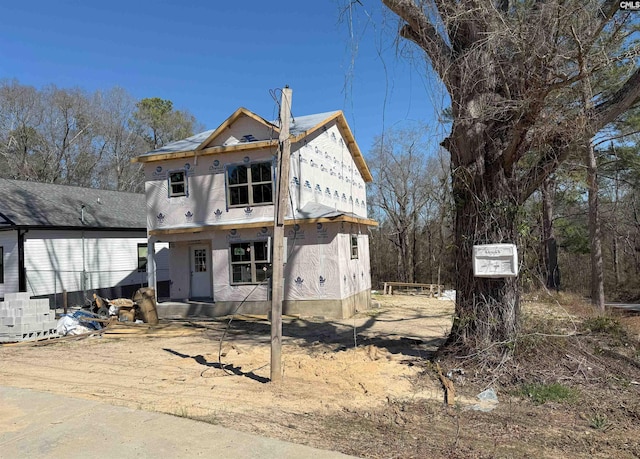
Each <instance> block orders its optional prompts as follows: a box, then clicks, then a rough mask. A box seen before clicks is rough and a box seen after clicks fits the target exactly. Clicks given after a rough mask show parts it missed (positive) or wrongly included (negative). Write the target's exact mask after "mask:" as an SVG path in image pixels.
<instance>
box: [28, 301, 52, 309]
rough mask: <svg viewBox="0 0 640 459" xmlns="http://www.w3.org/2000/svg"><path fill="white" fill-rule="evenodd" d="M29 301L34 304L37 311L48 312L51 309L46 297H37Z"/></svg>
mask: <svg viewBox="0 0 640 459" xmlns="http://www.w3.org/2000/svg"><path fill="white" fill-rule="evenodd" d="M31 303H34V304H35V306H36V310H37V311H38V312H49V311H50V310H51V308H50V307H49V299H48V298H37V299H35V300H31Z"/></svg>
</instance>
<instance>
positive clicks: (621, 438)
mask: <svg viewBox="0 0 640 459" xmlns="http://www.w3.org/2000/svg"><path fill="white" fill-rule="evenodd" d="M374 301H376V302H377V303H378V304H379V307H378V308H375V309H372V310H371V311H369V312H368V313H366V314H361V315H358V316H357V317H356V318H353V319H348V320H340V321H325V320H321V319H315V318H305V317H286V318H285V319H284V320H283V322H284V326H283V335H284V337H285V338H284V344H283V350H282V352H283V368H284V380H283V382H282V383H280V384H277V385H276V384H272V383H270V382H269V360H270V347H269V341H270V338H269V333H270V326H269V323H268V322H267V321H266V320H265V319H264V318H261V317H236V318H234V319H233V320H232V321H231V324H230V325H229V318H227V319H225V320H206V321H200V320H198V321H170V322H165V323H161V324H160V325H159V326H156V327H149V326H147V325H138V326H133V325H129V326H124V325H117V326H115V327H113V328H110V329H109V331H107V332H105V333H104V334H102V335H101V336H96V337H91V338H84V339H65V340H59V341H58V342H55V340H52V341H49V342H44V343H43V344H41V345H33V344H24V343H22V344H17V345H4V346H1V347H0V362H1V363H0V381H1V383H2V384H3V385H7V386H15V387H22V388H30V389H36V390H41V391H47V392H54V393H61V394H66V395H70V396H74V397H82V398H89V399H94V400H101V401H103V402H106V403H112V404H116V405H124V406H128V407H132V408H136V409H141V410H149V411H159V412H164V413H170V414H173V415H177V416H183V417H189V418H193V419H198V420H202V421H205V422H210V423H215V424H219V425H223V426H226V427H230V428H234V429H238V430H243V431H247V432H253V433H257V434H261V435H265V436H270V437H275V438H280V439H284V440H289V441H293V442H298V443H304V444H307V445H310V446H315V447H319V448H325V449H334V450H339V451H342V452H344V453H347V454H352V455H356V456H361V457H372V458H378V457H386V458H389V457H397V458H410V457H416V458H418V457H448V458H458V457H460V458H462V457H566V454H567V453H568V452H569V451H570V452H571V456H573V457H637V456H636V455H638V454H640V444H639V443H638V439H639V438H640V435H639V434H640V426H639V425H638V421H640V405H639V403H640V397H638V394H639V392H638V386H637V385H635V384H638V383H637V380H638V379H640V374H638V375H621V377H622V376H624V377H625V378H626V379H625V381H626V385H625V386H624V389H621V388H618V387H617V386H616V385H615V381H613V382H612V380H607V381H606V385H607V386H606V389H607V390H608V391H609V392H607V393H611V394H612V396H613V397H614V399H615V400H614V403H615V404H616V406H617V408H616V410H617V411H615V412H609V411H606V412H604V411H603V413H602V415H603V416H605V417H604V418H603V419H602V423H601V424H602V428H599V426H598V428H594V427H590V424H593V414H590V412H584V413H583V412H582V411H580V409H578V408H579V407H576V406H575V405H568V404H563V403H551V404H549V403H546V404H544V405H536V404H534V403H532V402H531V401H530V400H527V399H526V396H524V397H523V396H519V395H518V394H517V393H514V392H513V391H511V392H510V390H507V389H506V388H505V387H508V386H509V384H507V385H505V384H503V385H502V386H500V384H501V383H500V381H498V380H497V378H495V379H496V380H495V384H494V385H493V387H496V390H497V392H498V398H499V400H500V403H499V404H498V406H497V407H496V409H495V410H493V411H491V412H481V411H474V410H471V409H470V407H472V406H473V405H474V404H476V403H477V402H478V400H476V398H475V395H476V394H477V393H478V392H479V391H481V390H483V389H485V388H486V387H488V386H489V384H485V381H486V378H475V379H476V380H477V381H481V382H480V383H474V377H473V375H472V374H469V371H470V370H467V373H466V374H463V373H462V372H454V375H453V376H452V378H453V379H454V383H455V384H456V387H457V388H458V390H457V394H456V406H455V407H450V408H448V407H446V406H445V405H444V404H443V390H442V387H441V384H440V382H439V381H438V379H437V377H436V376H435V373H434V371H433V364H432V363H430V362H429V360H428V359H430V358H432V357H433V355H434V352H435V351H436V349H437V347H438V346H439V345H440V344H441V343H442V342H443V339H444V337H445V336H446V334H447V332H448V330H449V328H450V325H451V316H452V314H453V304H452V303H451V302H449V301H441V300H436V299H428V298H425V297H422V296H409V295H394V296H393V297H389V296H387V297H384V296H380V297H376V298H374ZM565 351H567V352H568V353H569V354H571V351H570V350H568V349H565ZM576 358H582V356H580V357H576ZM583 364H584V368H587V367H588V362H583ZM597 364H598V363H597V362H594V363H593V366H594V367H595V366H596V365H597ZM464 365H465V362H460V365H459V366H460V367H461V368H462V367H464ZM631 366H632V365H631ZM449 367H451V368H452V369H453V367H452V366H451V365H449ZM476 368H477V367H476ZM471 371H473V370H471ZM582 371H587V370H584V369H583V370H582ZM476 376H477V375H476ZM635 378H637V379H635ZM483 384H484V385H485V386H486V387H484V386H483ZM514 384H515V383H514ZM612 384H613V386H612V387H613V389H611V387H609V386H611V385H612ZM501 387H502V388H503V390H501ZM514 387H515V386H514ZM598 387H599V386H598ZM589 400H591V398H589ZM587 405H588V404H587ZM587 405H585V406H587ZM589 406H590V405H589ZM620 406H623V408H620ZM620 410H623V411H625V410H626V411H625V412H626V413H627V414H628V416H627V417H624V416H623V415H622V414H621V413H620ZM620 416H622V417H620ZM1 427H2V421H1V419H0V428H1ZM567 448H568V449H567Z"/></svg>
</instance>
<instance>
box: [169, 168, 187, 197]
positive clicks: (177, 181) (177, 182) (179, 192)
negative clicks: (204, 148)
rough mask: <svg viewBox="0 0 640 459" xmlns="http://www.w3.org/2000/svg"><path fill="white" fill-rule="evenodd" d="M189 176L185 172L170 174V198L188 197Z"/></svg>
mask: <svg viewBox="0 0 640 459" xmlns="http://www.w3.org/2000/svg"><path fill="white" fill-rule="evenodd" d="M187 185H188V184H187V174H186V173H185V171H184V170H181V171H173V172H169V197H170V198H175V197H177V196H188V188H187Z"/></svg>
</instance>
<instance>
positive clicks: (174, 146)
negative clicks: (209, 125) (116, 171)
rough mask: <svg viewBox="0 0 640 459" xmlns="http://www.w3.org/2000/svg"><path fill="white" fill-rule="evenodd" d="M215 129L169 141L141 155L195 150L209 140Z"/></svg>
mask: <svg viewBox="0 0 640 459" xmlns="http://www.w3.org/2000/svg"><path fill="white" fill-rule="evenodd" d="M213 131H215V129H210V130H208V131H204V132H200V133H199V134H195V135H192V136H191V137H187V138H186V139H182V140H176V141H175V142H171V143H168V144H166V145H165V146H163V147H160V148H156V149H155V150H152V151H150V152H147V153H145V154H143V155H140V156H151V155H157V154H160V153H175V152H177V151H192V150H195V149H196V148H198V146H199V145H200V144H201V143H202V142H204V141H205V140H207V139H208V138H209V136H210V135H211V134H213Z"/></svg>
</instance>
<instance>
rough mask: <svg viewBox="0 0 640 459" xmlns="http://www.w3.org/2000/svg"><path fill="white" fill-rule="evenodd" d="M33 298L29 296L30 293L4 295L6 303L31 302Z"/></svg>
mask: <svg viewBox="0 0 640 459" xmlns="http://www.w3.org/2000/svg"><path fill="white" fill-rule="evenodd" d="M30 298H31V296H30V295H29V292H13V293H5V294H4V301H9V302H12V301H15V300H26V301H29V299H30Z"/></svg>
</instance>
